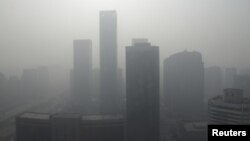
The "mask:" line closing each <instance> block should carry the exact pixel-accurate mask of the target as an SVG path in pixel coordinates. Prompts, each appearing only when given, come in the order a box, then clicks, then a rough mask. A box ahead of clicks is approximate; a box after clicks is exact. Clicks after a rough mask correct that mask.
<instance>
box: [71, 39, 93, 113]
mask: <svg viewBox="0 0 250 141" xmlns="http://www.w3.org/2000/svg"><path fill="white" fill-rule="evenodd" d="M73 61H74V69H73V71H72V75H71V76H72V78H71V79H72V87H73V88H72V93H73V96H72V103H71V104H73V105H74V106H73V107H74V108H73V109H71V110H73V111H74V112H80V113H83V114H88V113H89V110H90V109H91V108H90V107H91V101H92V100H91V76H92V74H91V72H92V42H91V40H74V59H73Z"/></svg>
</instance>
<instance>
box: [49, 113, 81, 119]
mask: <svg viewBox="0 0 250 141" xmlns="http://www.w3.org/2000/svg"><path fill="white" fill-rule="evenodd" d="M52 118H71V119H72V118H81V114H75V113H60V114H54V115H52Z"/></svg>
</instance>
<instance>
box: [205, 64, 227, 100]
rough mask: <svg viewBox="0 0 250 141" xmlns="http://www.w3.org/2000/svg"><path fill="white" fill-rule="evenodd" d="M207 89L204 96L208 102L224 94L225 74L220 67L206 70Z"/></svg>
mask: <svg viewBox="0 0 250 141" xmlns="http://www.w3.org/2000/svg"><path fill="white" fill-rule="evenodd" d="M204 84H205V88H204V95H205V100H206V102H207V100H208V99H210V98H212V97H214V96H216V95H220V94H221V93H222V89H223V88H222V84H223V73H222V70H221V68H220V67H217V66H214V67H208V68H205V83H204Z"/></svg>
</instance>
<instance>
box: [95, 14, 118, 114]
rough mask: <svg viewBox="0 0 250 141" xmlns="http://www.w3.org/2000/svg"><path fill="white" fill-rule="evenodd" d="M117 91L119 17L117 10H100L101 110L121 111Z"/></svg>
mask: <svg viewBox="0 0 250 141" xmlns="http://www.w3.org/2000/svg"><path fill="white" fill-rule="evenodd" d="M118 99H119V95H118V93H117V19H116V11H101V12H100V110H101V113H103V114H112V113H118V112H119V107H120V106H118V105H119V102H118Z"/></svg>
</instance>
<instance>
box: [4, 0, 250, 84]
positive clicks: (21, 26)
mask: <svg viewBox="0 0 250 141" xmlns="http://www.w3.org/2000/svg"><path fill="white" fill-rule="evenodd" d="M110 9H111V10H112V9H113V10H116V11H117V14H118V23H117V24H118V66H119V67H121V68H124V58H125V53H124V52H125V46H127V45H130V40H131V38H136V37H145V38H149V39H150V41H151V43H152V44H153V45H157V46H159V47H160V59H161V60H160V65H161V66H162V61H163V59H165V58H166V57H168V56H169V55H171V54H174V53H176V52H180V51H183V50H185V49H187V50H189V51H194V50H195V51H199V52H201V53H202V55H203V61H204V63H205V66H214V65H217V66H221V67H223V68H224V67H237V68H245V67H249V66H250V62H249V59H250V56H249V52H250V47H249V46H250V40H249V37H250V28H249V25H250V20H249V19H250V1H248V0H240V1H236V0H188V1H187V0H136V1H135V0H105V1H104V0H70V1H69V0H42V1H41V0H22V1H17V0H1V1H0V31H1V32H0V72H3V73H4V74H5V75H19V76H20V75H21V74H22V70H23V69H24V68H35V67H38V66H48V67H49V69H50V70H53V69H54V70H57V69H58V68H60V70H61V73H62V74H64V73H68V70H69V69H71V68H72V65H73V60H72V58H73V57H72V54H73V40H74V39H91V40H93V63H94V65H93V67H94V68H97V67H99V33H98V32H99V18H98V15H99V11H100V10H110ZM63 70H65V71H64V72H63ZM52 72H53V71H52ZM55 72H56V73H60V72H57V71H55ZM51 76H53V75H51ZM62 76H64V77H68V76H69V75H62ZM66 79H67V78H66Z"/></svg>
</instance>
